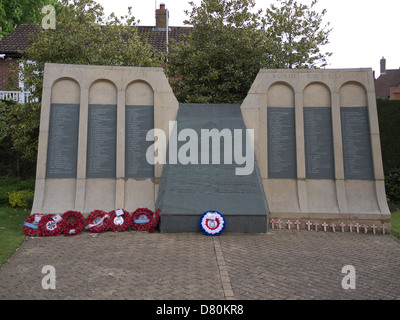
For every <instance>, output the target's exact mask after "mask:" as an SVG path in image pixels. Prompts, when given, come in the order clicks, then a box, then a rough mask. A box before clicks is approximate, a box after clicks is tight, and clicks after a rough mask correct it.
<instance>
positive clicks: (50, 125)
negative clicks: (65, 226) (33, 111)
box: [33, 77, 80, 213]
mask: <svg viewBox="0 0 400 320" xmlns="http://www.w3.org/2000/svg"><path fill="white" fill-rule="evenodd" d="M49 100H50V105H49V108H48V109H47V110H46V112H44V114H46V117H45V118H46V120H45V121H46V123H45V124H44V123H43V124H44V125H42V126H41V132H40V138H41V139H40V140H41V145H40V148H39V154H38V171H43V172H38V173H37V175H38V176H41V177H43V180H42V179H37V181H36V184H37V185H42V186H41V187H38V188H36V191H35V193H36V192H37V194H35V200H34V205H33V210H35V211H37V212H43V213H54V212H59V210H68V209H67V208H74V206H75V188H76V172H77V153H78V136H79V125H78V124H77V122H79V111H80V86H79V84H78V83H77V82H76V81H75V80H74V79H72V78H68V77H62V78H59V79H57V80H56V81H55V82H54V83H53V84H52V85H51V87H50V97H49ZM42 119H43V117H42ZM76 121H77V122H76ZM44 136H45V138H44ZM43 162H44V163H45V166H44V168H45V169H44V170H42V169H41V168H42V166H41V163H43Z"/></svg>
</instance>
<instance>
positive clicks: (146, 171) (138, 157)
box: [125, 106, 154, 178]
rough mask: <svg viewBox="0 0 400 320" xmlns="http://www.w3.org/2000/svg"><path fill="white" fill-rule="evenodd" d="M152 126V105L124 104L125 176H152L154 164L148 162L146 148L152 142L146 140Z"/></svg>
mask: <svg viewBox="0 0 400 320" xmlns="http://www.w3.org/2000/svg"><path fill="white" fill-rule="evenodd" d="M153 128H154V107H153V106H126V112H125V177H126V178H153V177H154V165H152V164H150V163H148V161H147V158H146V151H147V149H148V148H149V147H150V146H151V145H152V144H153V143H154V142H153V141H146V135H147V132H148V131H149V130H151V129H153Z"/></svg>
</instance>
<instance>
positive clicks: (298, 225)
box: [294, 220, 300, 230]
mask: <svg viewBox="0 0 400 320" xmlns="http://www.w3.org/2000/svg"><path fill="white" fill-rule="evenodd" d="M294 224H295V225H296V229H297V230H299V227H300V221H299V220H296V222H295V223H294Z"/></svg>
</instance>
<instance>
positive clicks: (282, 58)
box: [264, 0, 332, 69]
mask: <svg viewBox="0 0 400 320" xmlns="http://www.w3.org/2000/svg"><path fill="white" fill-rule="evenodd" d="M279 2H280V6H276V5H274V4H272V5H271V7H270V8H269V9H267V11H266V15H265V20H264V27H265V28H266V33H267V35H268V37H269V38H270V43H271V47H270V49H271V54H272V60H273V67H274V68H289V69H291V68H317V67H325V66H326V65H327V58H328V57H330V56H331V55H332V53H330V52H321V47H322V46H324V45H326V44H328V42H329V41H328V37H329V33H330V32H331V30H332V29H329V28H328V27H329V23H327V24H326V25H323V17H324V15H325V13H326V10H322V12H321V13H318V12H316V11H314V9H313V8H314V7H315V5H316V4H317V0H314V1H313V2H312V3H311V5H310V6H307V5H305V4H301V3H297V1H295V0H279Z"/></svg>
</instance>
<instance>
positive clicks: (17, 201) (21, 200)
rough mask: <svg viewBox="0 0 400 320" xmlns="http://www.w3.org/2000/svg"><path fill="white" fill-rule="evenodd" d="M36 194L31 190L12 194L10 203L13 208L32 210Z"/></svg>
mask: <svg viewBox="0 0 400 320" xmlns="http://www.w3.org/2000/svg"><path fill="white" fill-rule="evenodd" d="M33 195H34V192H33V191H31V190H20V191H14V192H11V193H10V197H9V202H10V204H11V206H12V207H19V208H31V207H32V204H33Z"/></svg>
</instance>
